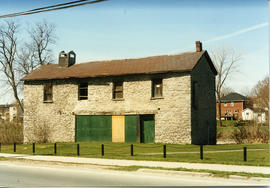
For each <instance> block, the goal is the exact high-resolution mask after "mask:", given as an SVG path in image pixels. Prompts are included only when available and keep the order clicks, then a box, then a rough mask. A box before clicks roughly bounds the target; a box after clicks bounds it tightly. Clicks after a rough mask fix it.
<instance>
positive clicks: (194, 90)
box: [192, 81, 199, 109]
mask: <svg viewBox="0 0 270 188" xmlns="http://www.w3.org/2000/svg"><path fill="white" fill-rule="evenodd" d="M198 90H199V89H198V82H196V81H195V82H193V83H192V107H193V108H194V109H197V108H198Z"/></svg>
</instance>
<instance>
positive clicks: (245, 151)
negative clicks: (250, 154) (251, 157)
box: [244, 147, 247, 161]
mask: <svg viewBox="0 0 270 188" xmlns="http://www.w3.org/2000/svg"><path fill="white" fill-rule="evenodd" d="M244 161H247V147H244Z"/></svg>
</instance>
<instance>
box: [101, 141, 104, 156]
mask: <svg viewBox="0 0 270 188" xmlns="http://www.w3.org/2000/svg"><path fill="white" fill-rule="evenodd" d="M101 155H102V156H104V144H101Z"/></svg>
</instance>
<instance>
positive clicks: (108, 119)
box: [76, 115, 112, 142]
mask: <svg viewBox="0 0 270 188" xmlns="http://www.w3.org/2000/svg"><path fill="white" fill-rule="evenodd" d="M88 141H96V142H111V141H112V116H80V115H78V116H76V142H88Z"/></svg>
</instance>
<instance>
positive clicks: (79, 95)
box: [78, 82, 88, 101]
mask: <svg viewBox="0 0 270 188" xmlns="http://www.w3.org/2000/svg"><path fill="white" fill-rule="evenodd" d="M83 84H85V85H84V86H82V85H83ZM83 90H86V94H87V95H85V96H83V95H81V91H83ZM78 100H79V101H81V100H88V82H80V83H79V84H78Z"/></svg>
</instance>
